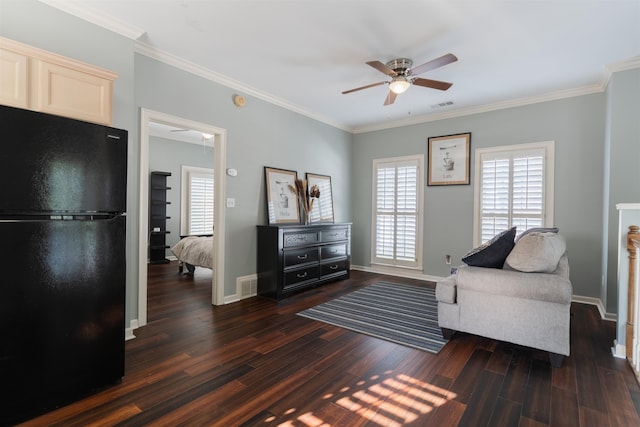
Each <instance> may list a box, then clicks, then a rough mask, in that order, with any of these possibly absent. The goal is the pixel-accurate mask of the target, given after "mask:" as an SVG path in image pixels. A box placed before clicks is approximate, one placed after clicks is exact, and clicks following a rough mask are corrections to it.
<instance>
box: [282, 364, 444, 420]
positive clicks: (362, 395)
mask: <svg viewBox="0 0 640 427" xmlns="http://www.w3.org/2000/svg"><path fill="white" fill-rule="evenodd" d="M455 397H456V395H455V394H454V393H451V392H450V391H447V390H445V389H443V388H440V387H437V386H435V385H433V384H429V383H426V382H424V381H421V380H419V379H417V378H414V377H412V376H410V375H406V374H397V375H394V374H393V372H386V373H385V375H384V376H380V375H374V376H372V377H371V378H370V379H369V381H358V382H357V383H356V386H355V387H342V388H341V389H340V390H339V391H337V392H329V393H326V394H325V395H324V396H323V399H325V400H330V401H332V402H334V403H335V404H337V405H338V406H340V407H342V408H344V409H346V410H347V411H350V412H353V413H355V414H358V415H359V416H361V417H363V418H365V419H367V420H369V421H371V422H373V423H375V424H378V425H380V426H385V427H401V426H403V425H405V424H407V423H411V422H414V421H416V420H417V419H418V418H419V417H420V416H421V415H424V414H428V413H429V412H431V411H433V410H434V409H435V408H437V407H439V406H442V405H444V404H445V403H447V401H449V400H450V399H454V398H455ZM295 412H296V411H295V409H289V410H288V411H286V414H285V415H292V416H294V417H296V418H295V419H292V420H289V421H285V422H283V423H281V424H278V426H279V427H292V426H294V425H300V424H302V425H304V426H308V427H329V426H330V425H331V424H329V423H326V422H325V421H324V420H322V419H321V418H319V417H318V416H317V415H314V414H313V413H311V412H306V413H304V414H300V415H297V416H296V414H295Z"/></svg>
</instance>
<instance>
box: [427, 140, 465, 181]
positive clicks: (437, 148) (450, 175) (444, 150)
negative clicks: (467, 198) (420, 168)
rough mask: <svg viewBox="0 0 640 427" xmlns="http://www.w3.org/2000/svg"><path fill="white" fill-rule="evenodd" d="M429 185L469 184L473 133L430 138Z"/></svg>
mask: <svg viewBox="0 0 640 427" xmlns="http://www.w3.org/2000/svg"><path fill="white" fill-rule="evenodd" d="M428 154H429V161H428V171H427V185H465V184H469V182H470V180H469V168H470V158H471V133H470V132H469V133H459V134H456V135H447V136H436V137H430V138H429V142H428Z"/></svg>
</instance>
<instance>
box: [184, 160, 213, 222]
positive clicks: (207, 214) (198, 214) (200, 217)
mask: <svg viewBox="0 0 640 427" xmlns="http://www.w3.org/2000/svg"><path fill="white" fill-rule="evenodd" d="M188 192H189V209H188V213H187V215H188V218H189V221H188V233H189V234H212V233H213V196H214V194H213V174H211V175H209V174H202V173H190V174H189V189H188Z"/></svg>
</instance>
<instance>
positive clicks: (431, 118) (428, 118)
mask: <svg viewBox="0 0 640 427" xmlns="http://www.w3.org/2000/svg"><path fill="white" fill-rule="evenodd" d="M603 91H604V88H603V86H602V85H601V84H595V85H590V86H583V87H579V88H574V89H567V90H560V91H556V92H550V93H547V94H542V95H535V96H530V97H525V98H517V99H510V100H506V101H500V102H495V103H492V104H485V105H479V106H474V107H467V108H460V109H457V110H452V111H447V112H442V113H437V114H424V115H421V116H415V117H411V118H408V119H402V120H396V121H392V122H385V123H380V124H376V125H371V126H363V127H359V128H355V129H353V133H354V134H357V133H366V132H373V131H378V130H384V129H391V128H397V127H402V126H410V125H416V124H421V123H427V122H435V121H438V120H445V119H453V118H456V117H463V116H470V115H472V114H481V113H487V112H490V111H497V110H504V109H507V108H514V107H522V106H525V105H530V104H538V103H541V102H547V101H555V100H558V99H564V98H571V97H574V96H581V95H591V94H594V93H600V92H603Z"/></svg>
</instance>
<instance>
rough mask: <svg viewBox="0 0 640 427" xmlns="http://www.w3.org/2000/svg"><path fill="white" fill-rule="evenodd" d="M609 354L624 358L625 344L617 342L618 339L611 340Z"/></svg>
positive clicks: (625, 356)
mask: <svg viewBox="0 0 640 427" xmlns="http://www.w3.org/2000/svg"><path fill="white" fill-rule="evenodd" d="M611 354H613V357H617V358H619V359H626V358H627V346H626V345H623V344H618V340H613V347H611Z"/></svg>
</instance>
